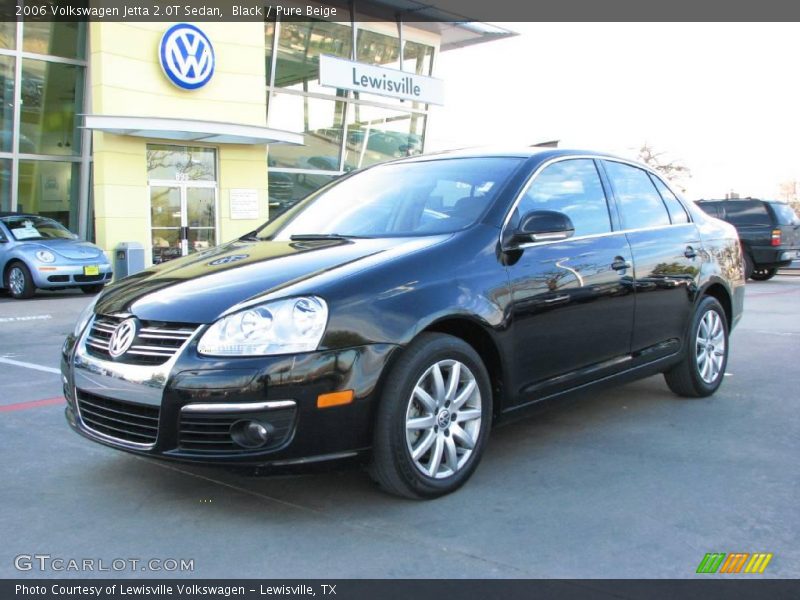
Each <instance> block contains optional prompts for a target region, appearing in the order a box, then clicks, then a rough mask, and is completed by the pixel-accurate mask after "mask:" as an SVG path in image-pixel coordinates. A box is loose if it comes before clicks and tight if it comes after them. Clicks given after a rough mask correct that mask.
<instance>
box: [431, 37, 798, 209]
mask: <svg viewBox="0 0 800 600" xmlns="http://www.w3.org/2000/svg"><path fill="white" fill-rule="evenodd" d="M497 25H500V26H503V27H505V28H507V29H511V30H513V31H515V32H517V33H519V34H520V35H518V36H516V37H513V38H510V39H506V40H500V41H494V42H491V43H486V44H479V45H477V46H473V47H467V48H460V49H456V50H451V51H447V52H443V53H441V54H439V56H438V58H437V64H436V67H435V71H436V74H437V76H438V77H440V78H442V79H443V80H444V85H445V105H444V106H443V107H434V108H433V109H432V111H431V117H430V122H429V125H428V133H427V136H428V137H427V140H426V151H427V152H430V151H436V150H443V149H448V148H458V147H464V146H481V145H493V146H494V145H501V146H505V145H511V146H520V145H521V146H527V145H531V144H535V143H538V142H543V141H547V140H553V139H557V140H560V141H561V143H560V147H562V148H581V149H588V150H601V151H607V152H612V153H614V154H617V155H622V156H628V157H635V156H636V154H637V151H638V148H639V147H641V146H642V144H644V143H647V144H649V145H651V146H652V147H653V148H654V150H655V151H657V152H663V153H664V158H665V159H667V160H670V159H671V160H676V161H678V162H680V163H682V164H684V165H686V166H687V167H689V169H690V170H691V177H690V178H689V179H686V180H684V181H683V182H682V186H683V187H685V189H686V191H685V196H686V197H688V198H691V199H699V198H720V197H724V196H725V194H726V193H727V192H730V191H735V192H737V193H739V194H740V195H742V196H748V195H749V196H760V197H776V196H777V195H778V186H779V184H780V183H781V182H784V181H787V180H793V179H798V180H800V43H799V41H800V24H796V23H765V24H740V23H702V24H692V23H690V24H683V23H497Z"/></svg>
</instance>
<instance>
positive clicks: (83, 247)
mask: <svg viewBox="0 0 800 600" xmlns="http://www.w3.org/2000/svg"><path fill="white" fill-rule="evenodd" d="M31 244H36V245H37V246H43V247H45V248H47V249H48V250H51V251H53V252H55V253H56V254H59V255H61V256H63V257H64V258H69V259H72V260H86V259H89V258H99V257H100V256H105V255H104V254H103V251H102V250H101V249H100V248H98V247H97V246H95V245H94V244H92V243H90V242H81V241H79V240H35V241H31ZM103 262H106V260H105V258H103Z"/></svg>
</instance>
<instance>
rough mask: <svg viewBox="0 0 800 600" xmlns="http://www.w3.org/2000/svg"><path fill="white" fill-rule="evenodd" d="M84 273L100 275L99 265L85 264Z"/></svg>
mask: <svg viewBox="0 0 800 600" xmlns="http://www.w3.org/2000/svg"><path fill="white" fill-rule="evenodd" d="M83 274H84V275H89V276H91V275H100V267H99V266H98V265H87V266H85V267H83Z"/></svg>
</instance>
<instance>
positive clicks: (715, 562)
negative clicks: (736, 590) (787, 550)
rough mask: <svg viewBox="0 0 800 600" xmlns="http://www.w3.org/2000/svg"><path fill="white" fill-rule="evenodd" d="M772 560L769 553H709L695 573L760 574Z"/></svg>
mask: <svg viewBox="0 0 800 600" xmlns="http://www.w3.org/2000/svg"><path fill="white" fill-rule="evenodd" d="M771 560H772V553H771V552H754V553H752V554H751V553H749V552H731V553H730V554H726V553H725V552H709V553H708V554H706V555H705V556H704V557H703V560H701V561H700V564H699V565H697V573H726V574H735V573H748V574H759V575H760V574H761V573H763V572H764V570H765V569H766V568H767V565H768V564H769V561H771Z"/></svg>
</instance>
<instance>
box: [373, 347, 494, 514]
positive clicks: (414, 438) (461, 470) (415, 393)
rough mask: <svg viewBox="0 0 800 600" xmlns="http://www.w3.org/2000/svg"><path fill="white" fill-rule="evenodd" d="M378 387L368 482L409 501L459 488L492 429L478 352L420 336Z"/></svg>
mask: <svg viewBox="0 0 800 600" xmlns="http://www.w3.org/2000/svg"><path fill="white" fill-rule="evenodd" d="M383 389H384V393H383V397H382V399H381V403H380V406H379V408H378V414H377V417H376V423H375V439H374V446H373V457H372V464H371V466H370V471H371V474H372V476H373V478H374V479H375V480H376V481H377V482H378V483H379V484H380V486H381V487H382V488H383V489H384V490H386V491H388V492H390V493H393V494H397V495H400V496H405V497H408V498H435V497H438V496H442V495H444V494H448V493H450V492H453V491H455V490H457V489H458V488H459V487H461V485H463V484H464V482H466V481H467V479H469V477H470V476H471V475H472V473H473V472H474V471H475V468H476V467H477V466H478V462H479V461H480V458H481V455H482V454H483V450H484V448H485V446H486V442H487V439H488V436H489V428H490V426H491V417H492V392H491V384H490V380H489V374H488V373H487V371H486V367H485V366H484V364H483V362H482V361H481V358H480V356H479V355H478V353H477V352H475V350H474V349H473V348H472V346H470V345H469V344H467V343H466V342H464V341H463V340H461V339H459V338H456V337H453V336H450V335H445V334H438V333H425V334H422V335H420V336H419V337H418V338H417V339H416V340H415V341H414V342H412V344H411V345H410V346H409V347H408V348H407V349H406V350H405V351H404V353H403V355H402V356H401V357H400V359H399V360H398V362H397V363H396V364H395V365H394V366H393V368H392V371H391V373H390V374H389V377H388V378H387V380H386V382H385V385H384V386H383Z"/></svg>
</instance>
